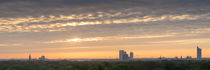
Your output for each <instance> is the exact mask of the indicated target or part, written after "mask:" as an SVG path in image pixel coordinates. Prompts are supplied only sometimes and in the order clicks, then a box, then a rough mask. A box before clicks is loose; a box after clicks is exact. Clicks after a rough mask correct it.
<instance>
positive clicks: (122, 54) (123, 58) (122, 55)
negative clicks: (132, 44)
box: [119, 50, 133, 61]
mask: <svg viewBox="0 0 210 70" xmlns="http://www.w3.org/2000/svg"><path fill="white" fill-rule="evenodd" d="M129 59H130V60H132V59H133V52H130V57H129V56H128V54H127V53H126V51H124V50H120V51H119V60H121V61H127V60H129Z"/></svg>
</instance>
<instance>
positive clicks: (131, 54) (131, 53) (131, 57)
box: [130, 52, 133, 60]
mask: <svg viewBox="0 0 210 70" xmlns="http://www.w3.org/2000/svg"><path fill="white" fill-rule="evenodd" d="M132 59H133V52H130V60H132Z"/></svg>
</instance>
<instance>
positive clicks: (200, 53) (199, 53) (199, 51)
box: [197, 46, 202, 59]
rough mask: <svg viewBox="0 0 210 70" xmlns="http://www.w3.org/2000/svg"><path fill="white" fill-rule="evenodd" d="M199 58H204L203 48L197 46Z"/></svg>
mask: <svg viewBox="0 0 210 70" xmlns="http://www.w3.org/2000/svg"><path fill="white" fill-rule="evenodd" d="M197 59H202V50H201V48H199V47H198V46H197Z"/></svg>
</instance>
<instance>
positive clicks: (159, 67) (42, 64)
mask: <svg viewBox="0 0 210 70" xmlns="http://www.w3.org/2000/svg"><path fill="white" fill-rule="evenodd" d="M0 70H210V61H130V62H96V61H88V62H85V61H84V62H76V61H34V62H26V61H1V62H0Z"/></svg>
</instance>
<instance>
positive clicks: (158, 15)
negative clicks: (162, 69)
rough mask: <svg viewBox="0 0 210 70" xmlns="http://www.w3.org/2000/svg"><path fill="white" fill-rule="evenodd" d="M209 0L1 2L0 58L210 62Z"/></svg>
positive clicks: (4, 0)
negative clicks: (122, 53) (130, 56)
mask: <svg viewBox="0 0 210 70" xmlns="http://www.w3.org/2000/svg"><path fill="white" fill-rule="evenodd" d="M209 22H210V1H209V0H0V59H19V58H28V55H29V53H30V54H31V55H32V58H38V57H39V56H42V55H44V56H46V57H47V58H50V59H79V58H80V59H81V58H82V59H83V58H88V59H98V58H107V59H108V58H118V53H119V50H122V49H123V50H126V51H127V52H128V53H129V52H131V51H132V52H134V57H135V58H158V57H160V56H163V57H170V58H173V57H175V56H178V57H181V56H182V57H186V56H192V57H196V46H197V45H198V46H199V47H200V48H202V54H203V57H210V54H209V53H210V51H209V50H210V23H209Z"/></svg>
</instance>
